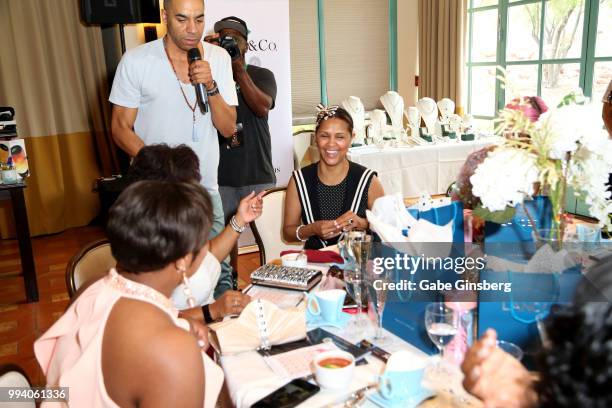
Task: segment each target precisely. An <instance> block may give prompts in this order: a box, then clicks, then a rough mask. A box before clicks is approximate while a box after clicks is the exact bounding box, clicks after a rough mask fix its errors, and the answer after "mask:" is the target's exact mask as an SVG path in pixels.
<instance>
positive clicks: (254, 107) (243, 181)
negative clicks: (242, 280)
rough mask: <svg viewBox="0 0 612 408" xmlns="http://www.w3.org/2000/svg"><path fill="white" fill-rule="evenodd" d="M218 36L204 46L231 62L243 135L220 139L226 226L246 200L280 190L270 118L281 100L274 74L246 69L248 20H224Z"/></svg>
mask: <svg viewBox="0 0 612 408" xmlns="http://www.w3.org/2000/svg"><path fill="white" fill-rule="evenodd" d="M215 33H217V35H215V36H213V38H210V37H207V38H206V39H205V40H208V41H218V42H219V45H220V46H221V47H223V48H225V49H226V50H227V51H228V53H229V54H230V56H231V57H232V70H233V74H234V81H235V82H236V91H237V94H238V107H237V120H236V123H237V128H238V131H237V132H236V133H235V134H234V137H231V138H227V139H225V138H222V137H219V143H220V151H221V155H220V160H219V174H218V176H219V192H220V194H221V199H222V201H223V210H224V212H225V218H226V222H227V221H228V220H229V218H230V217H231V216H232V215H233V214H234V213H235V212H236V209H237V207H238V203H239V202H240V200H241V199H242V198H243V197H245V196H247V195H248V194H249V193H251V191H255V192H257V193H258V192H260V191H262V190H266V189H269V188H273V187H274V186H275V184H276V176H275V174H274V167H273V166H272V143H271V140H270V128H269V126H268V112H269V111H270V109H273V108H274V100H275V99H276V80H275V79H274V74H273V73H272V71H270V70H268V69H266V68H260V67H258V66H255V65H247V64H246V62H245V58H244V57H245V54H246V52H247V51H248V48H249V47H248V42H247V39H248V33H249V30H248V28H247V24H246V23H245V22H244V21H243V20H241V19H240V18H237V17H226V18H223V19H221V20H219V21H217V22H216V23H215ZM240 125H242V126H240ZM240 129H242V130H240ZM236 255H237V248H236V247H234V251H233V252H232V260H233V261H234V262H235V260H236ZM234 266H235V265H234ZM234 270H236V269H235V268H234Z"/></svg>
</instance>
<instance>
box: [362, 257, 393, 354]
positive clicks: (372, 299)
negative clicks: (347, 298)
mask: <svg viewBox="0 0 612 408" xmlns="http://www.w3.org/2000/svg"><path fill="white" fill-rule="evenodd" d="M390 275H391V271H390V270H388V269H383V270H382V271H376V272H375V271H374V269H373V268H366V283H367V288H368V313H373V314H374V315H375V316H376V331H375V333H374V337H372V341H373V342H375V343H376V345H378V346H384V345H385V344H387V343H388V342H389V339H388V336H385V335H384V332H383V328H382V318H383V312H384V310H385V303H386V301H387V284H388V283H389V279H390ZM377 282H378V283H377ZM375 283H377V284H376V288H375V286H374V285H375Z"/></svg>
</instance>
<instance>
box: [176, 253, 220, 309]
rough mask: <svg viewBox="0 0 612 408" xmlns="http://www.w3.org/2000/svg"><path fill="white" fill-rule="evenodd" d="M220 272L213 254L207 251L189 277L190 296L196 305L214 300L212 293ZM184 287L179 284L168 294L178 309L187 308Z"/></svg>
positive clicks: (207, 303) (206, 303) (218, 264)
mask: <svg viewBox="0 0 612 408" xmlns="http://www.w3.org/2000/svg"><path fill="white" fill-rule="evenodd" d="M220 274H221V264H220V263H219V261H218V260H217V258H215V256H214V255H213V254H211V253H210V252H208V253H207V254H206V256H205V257H204V259H203V260H202V263H201V264H200V267H199V268H198V270H197V271H196V273H194V274H193V275H191V277H189V288H190V289H191V296H193V298H194V299H195V304H196V306H203V305H209V304H211V303H213V302H214V301H215V298H214V297H213V293H214V290H215V286H217V281H218V280H219V275H220ZM184 288H185V285H183V284H180V285H179V286H177V287H176V289H174V291H173V292H172V295H171V296H170V300H172V304H173V305H174V307H176V308H177V309H178V310H185V309H189V303H188V302H187V296H185V292H184Z"/></svg>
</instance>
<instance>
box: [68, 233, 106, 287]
mask: <svg viewBox="0 0 612 408" xmlns="http://www.w3.org/2000/svg"><path fill="white" fill-rule="evenodd" d="M115 263H116V261H115V258H113V254H112V253H111V248H110V243H109V242H108V240H106V239H101V240H98V241H95V242H92V243H90V244H87V245H85V246H84V247H83V248H81V250H80V251H79V252H78V253H77V254H76V255H75V256H73V257H72V259H71V260H70V262H68V266H67V267H66V288H67V289H68V294H69V295H70V297H72V296H74V294H75V293H76V291H77V290H78V289H79V287H81V286H82V285H83V284H84V283H85V282H87V281H90V280H93V279H98V278H100V277H102V276H104V275H106V274H107V273H108V271H109V269H110V268H112V267H113V266H115Z"/></svg>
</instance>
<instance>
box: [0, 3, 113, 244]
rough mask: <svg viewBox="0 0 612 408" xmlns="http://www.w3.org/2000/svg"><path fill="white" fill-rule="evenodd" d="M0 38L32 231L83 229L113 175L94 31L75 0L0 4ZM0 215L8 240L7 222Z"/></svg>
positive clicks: (2, 101)
mask: <svg viewBox="0 0 612 408" xmlns="http://www.w3.org/2000/svg"><path fill="white" fill-rule="evenodd" d="M0 38H1V39H2V45H0V105H8V106H13V107H15V111H16V120H17V129H18V133H19V135H20V136H21V137H24V138H25V140H26V150H27V154H28V162H29V166H30V172H31V176H30V177H29V178H28V180H27V185H28V187H27V188H26V204H27V209H28V217H29V223H30V231H31V233H32V234H33V235H37V234H47V233H55V232H59V231H62V230H64V229H66V228H69V227H73V226H81V225H85V224H88V223H89V222H90V221H91V220H92V219H93V218H94V217H95V216H96V215H97V212H98V206H99V204H98V198H97V195H96V194H95V193H94V192H93V191H92V187H93V185H94V180H95V179H96V178H97V177H99V176H100V175H101V174H110V173H111V172H114V171H116V169H117V162H116V158H115V156H114V150H113V149H112V148H111V146H112V145H111V143H110V136H109V134H110V133H109V132H108V128H109V125H108V124H109V119H110V114H109V107H108V103H107V96H108V84H107V79H106V77H107V74H106V65H105V61H104V51H103V46H102V35H101V32H100V28H99V27H86V26H84V25H83V24H82V23H81V22H80V2H79V1H77V0H0ZM0 207H1V208H0V236H2V237H6V236H7V235H10V234H11V233H12V228H11V224H12V219H11V218H12V217H11V216H10V215H11V214H10V211H8V209H7V203H6V201H3V202H2V204H1V206H0Z"/></svg>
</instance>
